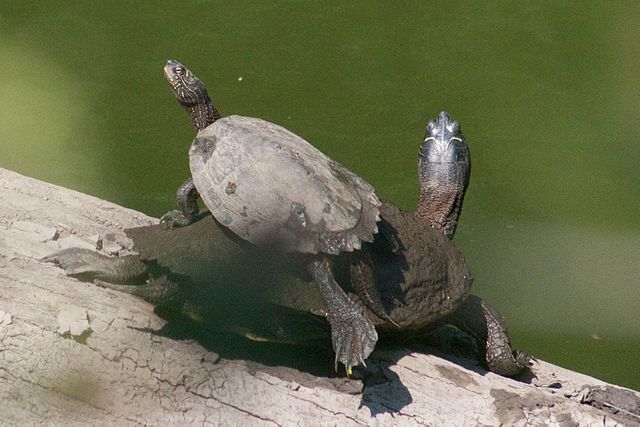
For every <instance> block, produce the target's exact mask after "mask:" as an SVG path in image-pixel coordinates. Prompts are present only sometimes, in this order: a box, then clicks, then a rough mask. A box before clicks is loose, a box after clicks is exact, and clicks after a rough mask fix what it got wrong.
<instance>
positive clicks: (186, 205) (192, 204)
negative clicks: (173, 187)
mask: <svg viewBox="0 0 640 427" xmlns="http://www.w3.org/2000/svg"><path fill="white" fill-rule="evenodd" d="M198 197H200V194H199V193H198V190H196V186H195V185H194V183H193V179H192V178H189V179H187V180H186V181H185V182H183V183H182V185H181V186H180V187H178V191H176V200H177V202H178V206H180V210H172V211H169V212H167V213H166V214H164V215H163V216H162V218H160V222H161V223H165V224H167V225H168V226H169V227H170V228H173V227H184V226H187V225H189V224H191V223H193V222H194V221H195V219H196V215H198Z"/></svg>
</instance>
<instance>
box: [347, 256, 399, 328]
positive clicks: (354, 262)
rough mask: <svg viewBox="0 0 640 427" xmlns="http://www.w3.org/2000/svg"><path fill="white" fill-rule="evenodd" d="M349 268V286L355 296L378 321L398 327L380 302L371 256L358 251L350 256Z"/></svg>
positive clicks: (380, 297)
mask: <svg viewBox="0 0 640 427" xmlns="http://www.w3.org/2000/svg"><path fill="white" fill-rule="evenodd" d="M350 261H351V265H350V268H349V271H350V273H351V274H350V275H351V286H352V287H353V290H354V291H355V293H356V295H358V298H359V299H360V301H362V303H363V304H364V305H366V306H367V308H368V309H369V310H371V311H372V312H373V314H375V315H376V316H378V317H379V318H380V319H382V320H385V321H387V322H389V323H391V324H393V325H395V326H396V327H399V326H398V324H397V323H396V322H394V321H393V319H391V318H390V317H389V315H388V314H387V311H386V310H385V308H384V304H383V302H382V296H381V295H380V290H379V289H378V287H377V286H376V281H375V275H374V272H373V262H372V260H371V255H370V254H369V252H367V251H360V252H358V253H356V254H353V255H352V256H351V260H350Z"/></svg>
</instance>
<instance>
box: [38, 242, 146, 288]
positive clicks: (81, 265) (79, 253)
mask: <svg viewBox="0 0 640 427" xmlns="http://www.w3.org/2000/svg"><path fill="white" fill-rule="evenodd" d="M42 260H43V261H45V262H52V263H54V264H56V265H57V266H59V267H60V268H62V269H63V270H64V271H65V273H67V275H68V276H71V277H75V278H78V279H80V280H84V281H89V282H90V281H94V280H96V279H97V280H103V281H107V282H112V283H140V282H144V281H145V280H146V278H147V269H146V266H145V264H144V263H143V262H142V261H140V257H138V256H137V255H128V256H124V257H108V256H106V255H102V254H99V253H97V252H95V251H92V250H90V249H84V248H68V249H63V250H61V251H60V252H56V253H55V254H52V255H49V256H47V257H44V258H43V259H42Z"/></svg>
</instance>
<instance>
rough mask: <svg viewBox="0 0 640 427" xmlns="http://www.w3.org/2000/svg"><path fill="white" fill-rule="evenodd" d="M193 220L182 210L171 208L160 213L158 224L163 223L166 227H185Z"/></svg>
mask: <svg viewBox="0 0 640 427" xmlns="http://www.w3.org/2000/svg"><path fill="white" fill-rule="evenodd" d="M192 222H193V218H188V217H187V216H185V214H184V213H182V211H179V210H172V211H169V212H167V213H166V214H164V215H162V218H160V224H164V225H165V226H166V227H167V228H168V229H172V228H176V227H186V226H187V225H189V224H191V223H192Z"/></svg>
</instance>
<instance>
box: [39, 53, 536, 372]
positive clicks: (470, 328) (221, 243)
mask: <svg viewBox="0 0 640 427" xmlns="http://www.w3.org/2000/svg"><path fill="white" fill-rule="evenodd" d="M167 67H181V69H182V72H183V73H184V74H187V73H188V70H186V69H185V68H184V67H182V66H181V65H180V64H179V63H177V62H169V63H168V64H167ZM165 74H168V73H167V68H165ZM167 77H169V75H167ZM203 87H204V86H203ZM205 94H206V92H205ZM207 98H208V97H207ZM179 99H180V98H179ZM209 103H210V101H209ZM188 111H189V115H190V117H191V118H192V121H193V122H194V124H195V125H196V126H198V123H206V121H207V120H204V119H202V118H201V117H202V113H197V112H195V111H201V112H203V113H204V114H205V115H208V116H210V117H214V118H215V117H219V115H218V114H217V113H216V112H215V109H213V108H212V106H208V104H206V103H205V105H204V106H203V105H201V104H195V105H194V106H193V108H192V109H189V108H188ZM216 120H217V119H216ZM254 120H257V119H254ZM271 126H275V125H269V126H267V127H271ZM280 129H281V128H280ZM205 140H206V138H205ZM194 145H195V144H194ZM192 150H193V149H192ZM334 167H335V166H334ZM419 168H420V173H419V176H420V182H421V192H420V202H419V205H418V209H417V212H416V214H412V213H407V212H402V211H401V210H399V209H398V208H396V207H394V206H393V205H391V204H387V203H383V204H382V206H380V207H379V209H380V212H381V213H382V218H383V219H382V221H381V223H380V228H381V229H382V231H383V233H380V234H378V235H376V236H375V241H374V242H373V243H371V244H369V243H365V244H364V245H363V249H362V250H361V251H360V252H363V253H364V256H363V257H362V258H363V259H365V260H367V262H358V263H355V268H354V263H353V262H352V260H351V258H352V257H350V256H349V255H348V254H340V255H328V256H327V257H331V258H332V260H333V262H332V264H333V273H335V274H336V275H337V277H340V278H341V279H343V281H342V284H343V286H344V288H345V290H347V291H353V290H355V293H356V294H360V295H362V294H363V293H372V294H374V295H375V297H373V298H370V299H373V300H378V302H379V303H380V305H381V306H382V307H383V310H384V313H383V315H382V316H380V315H379V313H375V314H374V311H372V310H370V309H369V308H367V307H366V306H364V305H363V304H361V303H362V302H364V301H365V300H366V299H367V298H361V299H357V298H356V299H354V300H351V299H349V298H347V300H346V302H347V304H348V306H347V307H346V310H347V311H349V310H351V311H352V312H358V311H360V312H362V311H364V313H365V314H366V318H367V319H368V322H372V323H373V324H375V326H376V328H377V329H378V331H379V332H381V334H382V335H383V336H390V337H394V338H398V337H400V336H402V335H416V334H419V333H420V332H427V331H430V330H432V329H434V328H435V327H437V326H438V325H440V324H443V323H451V324H454V325H456V326H458V327H460V328H461V329H463V330H465V331H467V332H469V333H471V335H473V336H474V337H475V338H476V339H477V340H478V343H479V345H480V348H482V349H484V351H485V360H486V363H487V366H488V368H489V369H490V370H492V371H494V372H497V373H500V374H503V375H514V374H516V373H517V372H518V371H520V370H521V369H522V367H523V366H525V365H526V358H525V357H524V356H523V355H521V354H520V353H515V354H514V353H513V352H512V351H511V348H510V345H509V340H508V336H507V334H506V327H505V326H504V322H503V321H502V319H501V318H500V316H499V315H498V313H496V312H495V311H494V310H493V309H492V308H491V307H489V306H488V305H487V304H486V303H485V302H484V301H482V300H481V299H480V298H477V297H474V296H472V295H470V294H469V287H470V285H471V279H470V277H469V273H468V271H467V268H466V264H465V262H464V259H463V257H462V255H461V254H460V252H459V251H458V250H457V249H456V248H455V247H454V246H453V245H452V244H451V242H450V241H449V239H448V238H447V237H451V236H452V235H453V233H454V231H455V225H456V223H457V218H458V215H459V212H460V207H461V205H462V199H463V196H464V191H465V190H466V186H467V183H468V175H469V154H468V149H467V147H466V145H465V144H464V141H463V140H462V135H461V133H460V131H459V127H458V125H457V122H455V121H453V120H451V119H450V118H449V117H448V115H446V113H441V114H440V115H439V116H438V118H437V119H436V120H434V121H433V122H431V123H430V124H429V126H428V128H427V135H426V137H425V140H424V142H423V144H422V145H421V154H420V158H419ZM348 176H351V174H349V175H348ZM185 188H186V189H187V191H184V190H185ZM181 194H182V196H181ZM367 194H369V193H367ZM185 196H188V197H185ZM195 197H197V191H196V190H195V189H194V188H193V186H192V185H190V184H188V183H187V185H183V186H182V187H181V190H180V191H179V196H178V198H179V200H180V201H181V206H182V215H183V216H184V217H185V218H188V219H187V220H186V221H184V224H181V225H186V224H188V223H190V222H193V219H194V218H195V216H196V215H195V210H194V208H193V205H195V206H197V204H195ZM185 200H186V202H185ZM185 206H186V208H185ZM185 213H186V215H185ZM171 215H175V214H171ZM171 215H170V216H171ZM306 215H307V214H306V213H305V214H304V215H303V218H304V216H306ZM175 217H178V222H179V221H180V218H179V217H180V215H177V216H175ZM293 217H294V218H293V219H297V220H299V219H300V216H299V215H297V214H296V215H293ZM129 233H130V235H131V236H132V238H133V240H134V243H135V247H136V249H137V250H138V251H139V252H140V256H129V257H123V258H105V257H103V256H101V255H99V254H96V253H93V252H89V251H83V250H79V249H76V250H67V251H63V252H62V253H59V254H57V255H56V256H54V257H52V259H53V260H55V261H57V262H58V263H59V264H61V265H62V266H63V267H64V268H65V269H66V270H67V272H68V273H69V274H75V275H85V276H87V277H90V278H98V279H102V280H106V281H109V282H118V283H123V282H125V280H131V279H134V278H137V280H138V283H139V284H137V285H123V284H115V285H111V287H115V288H116V289H119V290H122V291H126V292H130V293H134V294H138V295H141V296H143V297H144V298H145V299H147V300H149V301H151V302H153V303H156V304H160V305H164V306H173V307H180V308H181V309H183V310H185V311H188V312H189V313H191V314H193V313H194V312H199V316H201V317H203V318H209V319H210V318H214V319H217V320H215V321H216V322H217V321H219V322H220V324H221V325H222V326H223V327H224V326H225V325H226V326H228V327H231V328H233V329H235V330H240V331H244V332H243V333H244V334H245V335H246V336H250V337H254V338H256V337H263V338H265V339H270V340H280V341H298V340H300V339H305V338H311V335H313V334H312V333H311V329H309V328H308V327H307V326H305V327H304V328H302V329H300V328H298V329H296V328H295V327H294V325H295V324H296V323H295V322H293V319H294V317H295V316H294V313H295V314H296V315H298V314H299V315H301V316H302V317H304V316H306V317H314V315H315V316H320V318H321V317H328V316H327V315H328V314H329V313H330V308H329V307H328V306H329V305H330V304H331V303H334V304H335V303H336V301H334V300H331V299H330V300H329V301H327V298H326V292H324V293H323V292H322V286H323V285H319V284H318V281H315V282H314V281H312V280H309V279H310V278H309V277H308V276H307V275H306V274H305V272H304V270H301V269H299V268H296V267H295V266H296V265H298V266H299V265H300V264H298V263H294V264H291V263H289V262H282V257H279V256H273V254H274V252H272V251H264V250H261V249H259V248H256V247H254V246H253V245H250V244H247V242H246V241H243V240H242V239H240V238H239V237H238V236H237V235H235V234H234V233H231V232H229V230H228V229H226V228H225V227H224V226H221V225H219V224H218V223H217V222H216V221H214V220H213V219H212V218H211V217H206V218H204V219H203V220H201V221H197V222H195V223H193V224H191V225H189V226H186V227H184V228H178V229H174V230H165V229H163V227H160V226H153V227H143V228H141V229H133V230H130V232H129ZM271 238H272V236H269V239H271ZM391 243H395V244H391ZM345 255H346V256H345ZM312 256H313V255H312ZM302 258H305V257H304V256H302ZM327 264H328V263H327ZM371 265H373V268H370V266H371ZM225 272H226V273H229V275H226V276H225V274H224V273H225ZM150 277H151V278H152V280H148V279H149V278H150ZM312 277H313V275H312ZM185 278H186V282H188V283H189V285H185V284H184V283H186V282H185V280H182V281H181V280H180V279H185ZM229 278H231V281H232V283H227V279H229ZM316 278H317V273H316ZM345 278H346V279H345ZM179 282H180V283H181V284H180V285H176V283H179ZM349 282H350V283H349ZM140 283H142V284H140ZM340 291H343V290H342V289H340ZM344 302H345V300H344V299H342V298H339V299H338V302H337V303H338V307H337V308H338V309H340V310H345V308H344V307H342V306H340V304H342V303H344ZM366 305H371V304H366ZM213 306H215V307H214V308H213V309H210V308H211V307H213ZM241 306H249V307H255V309H254V310H250V311H251V313H252V314H254V317H255V318H254V319H252V320H250V319H249V317H251V316H246V312H247V310H244V311H243V310H237V309H236V308H237V307H241ZM354 306H355V307H357V310H354V308H353V307H354ZM234 307H235V308H234ZM279 307H284V308H286V309H287V310H286V311H285V313H286V315H284V316H282V315H281V314H282V311H281V310H275V309H274V308H279ZM213 313H215V315H212V314H213ZM240 313H244V314H240ZM274 313H278V314H279V316H271V314H274ZM242 316H245V317H244V318H243V317H242ZM388 319H390V320H391V321H389V320H388ZM316 320H317V318H316ZM315 324H316V325H326V323H323V322H316V323H315ZM247 325H248V326H247ZM320 329H322V328H320ZM325 329H326V328H325ZM334 343H335V339H334ZM352 361H353V360H352ZM343 362H344V361H343ZM346 364H347V365H348V366H349V360H347V363H346ZM353 364H355V363H353Z"/></svg>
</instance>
